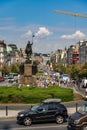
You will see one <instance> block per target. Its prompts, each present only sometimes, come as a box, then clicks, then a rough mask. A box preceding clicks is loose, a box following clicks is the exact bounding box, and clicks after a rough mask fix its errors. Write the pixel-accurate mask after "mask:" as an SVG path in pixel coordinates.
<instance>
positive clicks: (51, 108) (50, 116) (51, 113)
mask: <svg viewBox="0 0 87 130" xmlns="http://www.w3.org/2000/svg"><path fill="white" fill-rule="evenodd" d="M56 111H57V107H56V104H55V103H49V105H48V110H47V113H46V117H47V120H50V121H51V120H55V114H56Z"/></svg>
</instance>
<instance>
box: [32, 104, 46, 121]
mask: <svg viewBox="0 0 87 130" xmlns="http://www.w3.org/2000/svg"><path fill="white" fill-rule="evenodd" d="M47 107H48V105H47V104H42V105H40V106H39V107H38V108H37V110H36V113H35V115H34V120H36V121H46V120H47Z"/></svg>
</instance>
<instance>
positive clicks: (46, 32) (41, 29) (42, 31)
mask: <svg viewBox="0 0 87 130" xmlns="http://www.w3.org/2000/svg"><path fill="white" fill-rule="evenodd" d="M51 34H52V32H50V31H49V30H48V29H47V28H46V27H39V30H38V31H37V32H36V33H35V36H37V37H38V36H49V35H51Z"/></svg>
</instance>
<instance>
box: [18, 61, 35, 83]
mask: <svg viewBox="0 0 87 130" xmlns="http://www.w3.org/2000/svg"><path fill="white" fill-rule="evenodd" d="M32 68H33V67H32V64H26V63H25V64H24V74H23V75H21V76H20V81H19V84H22V85H32V84H34V85H36V78H35V76H34V75H33V74H32Z"/></svg>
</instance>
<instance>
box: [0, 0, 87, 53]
mask: <svg viewBox="0 0 87 130" xmlns="http://www.w3.org/2000/svg"><path fill="white" fill-rule="evenodd" d="M55 10H62V11H66V12H73V13H80V14H87V0H0V39H1V40H4V41H5V43H7V44H9V43H13V44H16V45H17V47H18V48H22V47H26V44H27V41H31V42H32V35H33V34H34V35H35V37H34V38H33V43H34V44H33V51H34V52H40V53H50V52H52V51H56V50H57V49H64V48H65V47H67V48H68V47H69V46H70V45H72V44H75V43H76V42H78V41H79V40H83V39H87V18H82V17H74V16H70V15H64V14H60V13H59V14H57V13H55Z"/></svg>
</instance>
